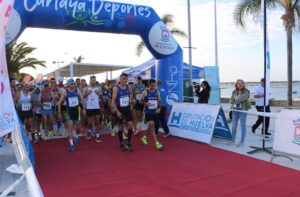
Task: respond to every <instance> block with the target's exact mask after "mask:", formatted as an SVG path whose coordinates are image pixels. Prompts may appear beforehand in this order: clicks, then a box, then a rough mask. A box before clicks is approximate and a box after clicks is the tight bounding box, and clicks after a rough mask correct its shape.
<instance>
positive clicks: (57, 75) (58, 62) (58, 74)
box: [52, 59, 64, 80]
mask: <svg viewBox="0 0 300 197" xmlns="http://www.w3.org/2000/svg"><path fill="white" fill-rule="evenodd" d="M52 63H53V64H57V69H56V70H55V78H56V79H57V80H58V79H60V70H59V68H60V67H59V64H60V63H62V64H63V63H64V61H60V60H59V59H58V60H57V61H53V62H52Z"/></svg>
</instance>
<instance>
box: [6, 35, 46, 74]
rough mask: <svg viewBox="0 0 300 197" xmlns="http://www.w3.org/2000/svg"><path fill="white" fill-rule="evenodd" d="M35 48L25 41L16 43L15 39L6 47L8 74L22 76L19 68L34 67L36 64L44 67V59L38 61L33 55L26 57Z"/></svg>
mask: <svg viewBox="0 0 300 197" xmlns="http://www.w3.org/2000/svg"><path fill="white" fill-rule="evenodd" d="M35 50H36V48H33V47H30V46H28V44H27V43H26V42H22V43H19V44H17V43H16V41H14V42H13V43H12V44H11V45H10V46H9V47H7V48H6V59H7V65H8V73H9V75H10V76H14V77H15V78H18V77H20V76H22V75H21V74H20V70H21V69H22V68H33V69H36V66H37V65H39V66H42V67H44V68H46V65H45V61H40V60H38V59H36V58H33V57H27V56H28V55H30V54H31V53H32V52H33V51H35Z"/></svg>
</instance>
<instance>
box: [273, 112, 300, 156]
mask: <svg viewBox="0 0 300 197" xmlns="http://www.w3.org/2000/svg"><path fill="white" fill-rule="evenodd" d="M273 150H274V151H279V152H283V153H287V154H290V155H295V156H300V110H282V111H281V112H280V114H279V117H278V118H277V121H276V127H275V136H274V145H273Z"/></svg>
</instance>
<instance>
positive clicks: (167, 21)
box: [135, 14, 187, 56]
mask: <svg viewBox="0 0 300 197" xmlns="http://www.w3.org/2000/svg"><path fill="white" fill-rule="evenodd" d="M173 18H174V16H173V15H171V14H165V15H163V16H162V18H161V21H162V22H163V23H164V24H165V25H166V26H167V27H168V29H170V32H171V33H172V34H173V35H176V36H181V37H184V38H186V37H187V35H186V33H185V32H184V31H183V30H180V29H178V28H176V27H173V25H174V19H173ZM144 48H145V43H144V42H143V41H141V42H140V43H138V44H137V46H136V52H135V53H136V55H137V56H140V55H141V54H142V52H143V50H144Z"/></svg>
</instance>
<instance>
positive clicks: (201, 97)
mask: <svg viewBox="0 0 300 197" xmlns="http://www.w3.org/2000/svg"><path fill="white" fill-rule="evenodd" d="M210 90H211V88H210V85H209V84H208V82H207V81H202V83H201V84H200V87H199V88H198V91H196V95H197V96H198V103H208V100H209V97H210Z"/></svg>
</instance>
